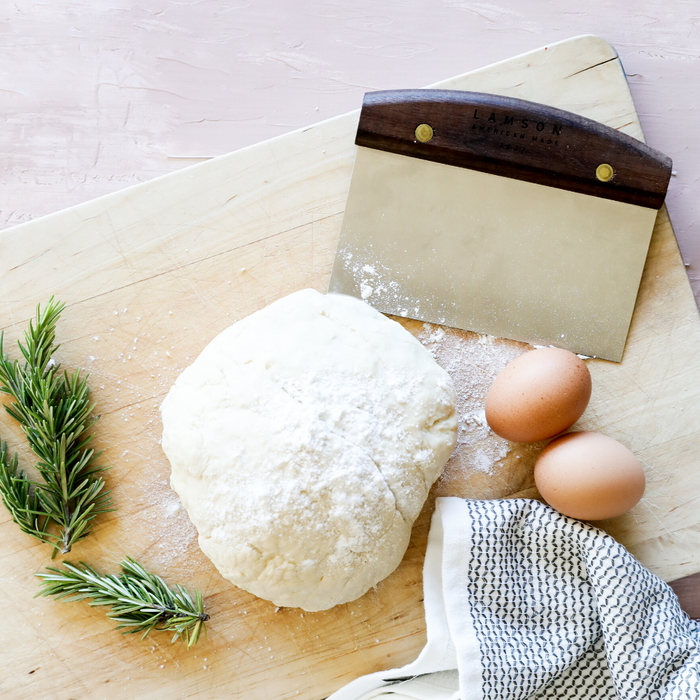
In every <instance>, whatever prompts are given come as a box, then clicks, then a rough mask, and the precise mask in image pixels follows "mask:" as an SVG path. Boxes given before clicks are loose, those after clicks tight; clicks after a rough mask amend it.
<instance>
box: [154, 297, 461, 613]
mask: <svg viewBox="0 0 700 700" xmlns="http://www.w3.org/2000/svg"><path fill="white" fill-rule="evenodd" d="M455 404H456V395H455V390H454V387H453V385H452V381H451V380H450V378H449V375H448V374H447V373H446V372H445V371H444V370H442V369H441V368H440V367H439V366H438V365H437V364H436V363H435V361H434V360H433V358H432V357H431V356H430V354H429V353H428V352H427V350H425V348H423V346H422V345H421V344H420V343H419V342H418V341H417V340H416V339H415V338H413V336H412V335H411V334H410V333H408V331H406V330H405V329H404V328H402V326H400V325H399V324H398V323H396V322H395V321H392V320H390V319H388V318H386V317H385V316H383V315H382V314H380V313H379V312H377V311H375V310H374V309H373V308H371V307H370V306H368V305H367V304H365V303H364V302H362V301H360V300H358V299H355V298H353V297H347V296H342V295H336V294H329V295H323V294H319V293H318V292H316V291H313V290H310V289H307V290H303V291H300V292H296V293H294V294H291V295H289V296H287V297H284V298H283V299H280V300H279V301H276V302H275V303H273V304H271V305H270V306H268V307H266V308H265V309H262V310H261V311H258V312H256V313H254V314H252V315H251V316H248V317H247V318H245V319H243V320H242V321H239V322H238V323H235V324H234V325H233V326H231V327H230V328H228V329H227V330H225V331H224V332H223V333H221V334H220V335H219V336H217V337H216V338H215V339H214V340H213V341H212V342H211V343H210V344H209V345H208V346H207V347H206V348H205V349H204V351H203V352H202V354H201V355H200V356H199V357H198V358H197V360H196V361H195V362H194V363H193V364H192V365H191V366H190V367H188V368H187V369H186V370H185V371H184V372H183V373H182V374H181V375H180V376H179V377H178V379H177V381H176V383H175V385H174V386H173V387H172V389H171V390H170V392H169V393H168V396H167V397H166V399H165V401H164V402H163V405H162V407H161V410H162V418H163V442H162V445H163V450H164V451H165V454H166V455H167V457H168V459H169V461H170V464H171V466H172V474H171V484H172V486H173V488H174V489H175V491H177V493H178V494H179V496H180V498H181V500H182V503H183V505H184V507H185V509H186V510H187V512H188V514H189V516H190V519H191V520H192V522H193V523H194V525H195V526H196V528H197V531H198V533H199V544H200V546H201V548H202V550H203V551H204V553H205V554H206V555H207V556H208V557H209V558H210V559H211V560H212V561H213V562H214V564H215V565H216V567H217V568H218V569H219V571H220V572H221V573H222V575H223V576H225V577H226V578H227V579H229V580H230V581H232V582H233V583H234V584H236V585H237V586H240V587H241V588H243V589H245V590H247V591H249V592H251V593H253V594H255V595H257V596H259V597H261V598H265V599H267V600H270V601H272V602H273V603H275V604H276V605H280V606H288V607H300V608H303V609H305V610H325V609H327V608H330V607H333V606H334V605H338V604H340V603H345V602H348V601H351V600H354V599H356V598H359V597H360V596H361V595H363V594H364V593H365V592H366V591H367V590H368V589H369V588H371V587H372V586H374V585H375V584H377V583H378V582H379V581H381V580H382V579H383V578H385V577H386V576H388V575H389V574H390V573H391V572H392V571H393V570H394V569H395V568H396V567H397V566H398V564H399V562H400V561H401V559H402V557H403V555H404V552H405V551H406V548H407V546H408V540H409V536H410V532H411V527H412V525H413V522H414V520H415V519H416V517H417V516H418V514H419V512H420V510H421V508H422V506H423V503H424V502H425V499H426V497H427V495H428V491H429V489H430V487H431V485H432V484H433V482H434V481H435V480H436V479H437V478H438V477H439V476H440V473H441V472H442V469H443V467H444V465H445V463H446V462H447V460H448V458H449V456H450V454H451V452H452V450H453V448H454V445H455V442H456V433H457V416H456V411H455Z"/></svg>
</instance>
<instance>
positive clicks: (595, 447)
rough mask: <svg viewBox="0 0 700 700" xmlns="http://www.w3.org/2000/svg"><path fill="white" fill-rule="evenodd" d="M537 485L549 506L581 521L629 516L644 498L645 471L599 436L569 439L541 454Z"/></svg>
mask: <svg viewBox="0 0 700 700" xmlns="http://www.w3.org/2000/svg"><path fill="white" fill-rule="evenodd" d="M535 483H536V484H537V488H538V489H539V491H540V493H541V494H542V497H543V498H544V499H545V501H547V503H549V505H550V506H552V507H553V508H556V510H558V511H559V512H560V513H564V515H570V516H571V517H572V518H579V519H581V520H605V519H607V518H614V517H616V516H618V515H622V514H623V513H626V512H627V511H628V510H629V509H630V508H632V507H633V506H634V505H635V504H637V503H638V502H639V500H640V499H641V497H642V495H643V494H644V486H645V478H644V470H643V468H642V465H641V463H640V462H639V460H638V459H637V458H636V457H635V456H634V454H632V452H630V450H628V449H627V448H626V447H625V446H624V445H622V444H620V443H619V442H618V441H617V440H613V439H612V438H611V437H608V436H607V435H601V434H600V433H585V432H582V433H569V434H568V435H562V436H561V437H558V438H557V439H556V440H553V441H552V442H551V443H549V445H547V447H545V448H544V450H542V452H541V453H540V456H539V457H538V459H537V462H536V464H535Z"/></svg>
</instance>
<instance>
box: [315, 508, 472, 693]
mask: <svg viewBox="0 0 700 700" xmlns="http://www.w3.org/2000/svg"><path fill="white" fill-rule="evenodd" d="M470 532H471V521H470V515H469V511H468V509H467V508H466V504H465V503H464V501H463V500H462V499H459V498H451V497H450V498H438V499H436V501H435V512H434V513H433V517H432V521H431V525H430V533H429V535H428V546H427V549H426V553H425V563H424V564H423V598H424V606H425V621H426V628H427V643H426V645H425V647H424V648H423V650H422V651H421V653H420V654H419V656H418V658H417V659H416V660H415V661H413V662H411V663H410V664H408V665H407V666H403V667H401V668H396V669H392V670H389V671H378V672H376V673H371V674H369V675H367V676H362V677H360V678H357V679H355V680H354V681H351V682H350V683H349V684H348V685H346V686H344V687H343V688H341V689H340V690H338V691H336V692H335V693H333V694H332V695H330V696H329V697H328V699H327V700H360V699H361V698H368V697H373V696H374V697H376V696H377V695H378V693H377V692H376V691H377V690H378V689H381V688H382V686H384V687H385V690H386V692H387V694H388V693H391V688H392V686H391V685H389V686H387V682H390V681H392V680H398V679H404V678H407V677H415V676H421V675H425V674H428V673H436V672H438V671H451V670H454V669H459V676H460V692H461V695H462V697H463V698H469V700H483V697H482V686H481V651H480V648H479V642H478V639H477V637H476V632H475V630H474V627H473V624H472V619H471V615H470V612H469V607H468V605H469V604H468V602H467V601H466V600H464V599H463V597H462V594H461V591H462V590H463V589H464V587H463V586H460V585H459V583H460V579H461V578H462V577H463V576H464V575H466V572H467V571H468V570H469V563H470V556H471V555H470V538H469V537H468V536H465V535H466V534H467V533H470ZM446 533H447V535H446ZM446 590H449V591H450V596H449V598H450V600H449V602H447V603H446V600H445V593H444V592H445V591H446ZM457 592H459V595H457V596H455V595H454V594H455V593H457ZM453 596H454V599H453ZM448 607H449V609H448ZM455 642H456V643H457V644H455ZM457 649H459V658H458V652H457ZM393 687H394V688H395V689H396V692H398V693H400V692H401V690H400V685H399V684H396V685H394V686H393ZM379 694H380V695H381V693H379Z"/></svg>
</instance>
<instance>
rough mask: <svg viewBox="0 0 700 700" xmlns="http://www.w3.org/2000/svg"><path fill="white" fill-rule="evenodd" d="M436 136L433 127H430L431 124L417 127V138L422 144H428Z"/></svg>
mask: <svg viewBox="0 0 700 700" xmlns="http://www.w3.org/2000/svg"><path fill="white" fill-rule="evenodd" d="M434 135H435V132H434V131H433V127H432V126H430V124H419V125H418V126H417V127H416V138H417V139H418V140H419V141H420V142H421V143H428V141H430V139H432V138H433V136H434Z"/></svg>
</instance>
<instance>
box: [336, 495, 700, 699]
mask: <svg viewBox="0 0 700 700" xmlns="http://www.w3.org/2000/svg"><path fill="white" fill-rule="evenodd" d="M423 588H424V600H425V616H426V627H427V644H426V646H425V648H424V649H423V651H422V652H421V654H420V655H419V657H418V658H417V659H416V660H415V661H414V662H413V663H411V664H409V665H408V666H404V667H403V668H399V669H395V670H393V671H383V672H379V673H373V674H371V675H369V676H364V677H362V678H358V679H357V680H355V681H353V682H352V683H350V684H349V685H347V686H345V687H344V688H342V689H341V690H339V691H338V692H336V693H334V694H333V695H332V696H331V697H330V698H329V700H360V699H363V700H364V699H365V698H366V699H369V698H381V699H382V700H408V699H410V700H458V699H460V700H501V699H506V698H507V699H508V700H516V699H517V700H525V698H538V699H539V698H543V699H544V698H547V699H551V700H554V699H555V698H556V699H557V700H569V699H570V700H574V699H575V700H589V699H590V700H594V699H595V700H605V699H608V698H610V699H611V700H612V699H613V698H615V699H618V698H619V699H620V700H646V699H649V700H652V699H653V700H670V699H671V698H674V699H678V700H681V699H683V700H690V699H692V698H700V623H698V622H695V621H693V620H690V619H689V618H688V616H687V615H686V614H685V613H684V612H682V610H681V609H680V606H679V604H678V599H677V598H676V595H675V594H674V593H673V591H672V590H671V588H670V587H669V586H668V585H667V584H666V583H664V582H663V581H662V580H661V579H659V578H658V577H656V576H654V575H653V574H652V573H651V572H649V571H648V570H647V569H645V568H644V567H643V566H642V565H641V564H640V563H639V562H638V561H637V560H636V559H634V557H632V555H631V554H629V552H627V550H626V549H625V548H624V547H623V546H622V545H620V544H618V543H617V542H616V541H615V540H614V539H613V538H612V537H610V536H609V535H607V534H606V533H605V532H603V531H602V530H599V529H598V528H596V527H593V526H591V525H588V524H586V523H582V522H579V521H578V520H574V519H572V518H568V517H566V516H564V515H561V514H559V513H557V512H556V511H555V510H553V509H552V508H550V507H549V506H547V505H544V504H542V503H539V502H538V501H532V500H525V499H514V500H494V501H475V500H462V499H458V498H438V499H437V501H436V508H435V513H434V515H433V520H432V525H431V529H430V536H429V538H428V548H427V552H426V557H425V565H424V572H423Z"/></svg>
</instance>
